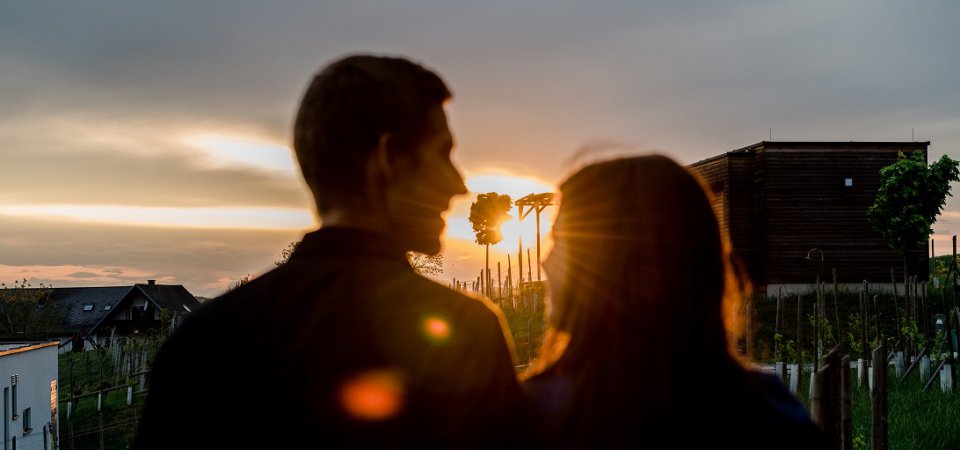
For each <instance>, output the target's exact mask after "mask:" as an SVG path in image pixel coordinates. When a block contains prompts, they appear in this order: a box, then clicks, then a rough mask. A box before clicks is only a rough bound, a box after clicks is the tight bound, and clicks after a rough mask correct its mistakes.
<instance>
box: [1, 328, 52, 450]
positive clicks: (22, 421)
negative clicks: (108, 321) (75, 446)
mask: <svg viewBox="0 0 960 450" xmlns="http://www.w3.org/2000/svg"><path fill="white" fill-rule="evenodd" d="M58 344H59V342H57V341H54V342H45V343H36V342H0V385H2V386H3V450H12V449H16V450H40V449H43V450H47V449H52V448H54V441H55V439H56V437H57V435H58V433H57V355H58V352H57V345H58Z"/></svg>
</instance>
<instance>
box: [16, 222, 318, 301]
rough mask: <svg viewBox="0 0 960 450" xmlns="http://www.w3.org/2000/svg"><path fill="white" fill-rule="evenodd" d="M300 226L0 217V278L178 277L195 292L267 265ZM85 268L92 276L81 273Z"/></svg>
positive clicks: (76, 282) (66, 281)
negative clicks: (188, 225)
mask: <svg viewBox="0 0 960 450" xmlns="http://www.w3.org/2000/svg"><path fill="white" fill-rule="evenodd" d="M302 234H303V231H302V230H238V229H190V228H167V227H150V226H124V225H104V224H90V223H77V222H69V221H67V222H65V221H56V220H44V219H36V218H23V217H9V216H7V217H0V235H3V236H5V237H9V238H10V239H5V240H3V241H0V254H2V255H3V256H4V257H3V261H2V265H0V280H3V281H7V282H9V281H13V280H15V279H22V278H24V277H26V278H29V279H31V280H32V281H36V282H44V283H47V284H52V285H54V287H66V286H80V285H114V284H130V283H134V282H145V280H147V279H156V280H158V282H166V283H177V284H183V285H184V286H186V287H187V288H188V289H189V290H190V291H191V292H193V293H194V294H196V295H206V296H210V295H214V294H217V293H220V292H222V291H223V290H224V289H226V287H227V286H228V285H229V283H230V281H231V280H232V281H236V280H238V279H239V278H241V277H243V276H244V275H246V274H253V275H256V274H259V273H262V272H264V271H266V270H269V269H270V268H272V267H273V262H274V261H276V259H277V258H279V255H280V250H282V249H283V248H284V247H286V245H287V244H288V243H289V242H291V241H294V240H299V239H300V237H301V235H302ZM89 274H93V275H96V276H89Z"/></svg>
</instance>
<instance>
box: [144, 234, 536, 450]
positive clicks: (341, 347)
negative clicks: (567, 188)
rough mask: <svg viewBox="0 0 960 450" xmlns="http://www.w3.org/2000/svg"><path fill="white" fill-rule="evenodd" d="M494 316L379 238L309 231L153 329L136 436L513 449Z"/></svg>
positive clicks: (157, 444)
mask: <svg viewBox="0 0 960 450" xmlns="http://www.w3.org/2000/svg"><path fill="white" fill-rule="evenodd" d="M502 324H503V322H502V320H501V319H500V316H499V313H496V312H494V309H493V308H491V307H490V306H488V303H486V302H485V301H481V300H478V299H474V298H471V297H467V296H464V295H461V294H459V293H457V292H455V291H452V290H450V289H447V288H445V287H443V286H440V285H439V284H436V283H434V282H432V281H429V280H427V279H424V278H422V277H420V276H419V275H417V274H416V273H415V272H414V271H413V270H412V269H411V267H410V265H409V264H408V263H407V260H406V255H405V252H404V251H403V250H402V249H399V248H397V247H395V246H394V245H392V243H391V241H390V239H389V238H388V237H387V236H384V235H379V234H374V233H368V232H361V231H356V230H347V229H321V230H319V231H316V232H313V233H310V234H308V235H307V236H305V237H304V239H303V241H302V242H301V244H300V245H299V247H298V248H297V250H296V251H295V252H294V254H293V255H292V256H291V258H290V260H289V262H288V263H287V264H285V265H283V266H282V267H279V268H277V269H275V270H273V271H271V272H269V273H267V274H265V275H263V276H261V277H260V278H257V279H256V280H254V281H252V282H250V283H248V284H246V285H244V286H241V287H239V288H237V289H235V290H233V291H231V292H228V293H227V294H224V295H223V296H221V297H220V298H217V299H215V300H213V301H211V302H210V303H209V304H206V305H204V306H203V307H202V308H200V310H199V311H197V312H196V313H195V314H194V315H193V316H191V317H190V318H189V319H188V320H187V321H186V322H185V323H184V324H183V325H182V326H181V327H180V328H179V329H178V330H177V331H176V332H175V333H174V335H173V336H172V337H171V338H170V339H169V341H167V343H166V344H165V345H164V346H163V347H162V349H161V351H160V353H159V355H158V356H157V359H156V363H155V364H154V367H153V373H152V374H151V382H150V392H149V394H148V398H147V403H146V409H145V413H144V421H143V423H142V425H141V428H140V430H139V433H138V436H137V440H136V445H135V448H138V449H183V448H208V449H213V448H492V447H510V446H515V445H526V444H527V443H529V442H530V441H531V440H532V438H531V436H530V433H531V430H532V427H531V426H530V419H529V413H528V410H527V408H526V404H525V401H524V397H523V394H522V392H521V390H520V388H519V386H518V384H517V381H516V377H515V373H514V368H513V358H512V353H511V348H510V346H509V344H508V341H507V340H506V339H505V337H504V334H503V331H504V327H503V325H502Z"/></svg>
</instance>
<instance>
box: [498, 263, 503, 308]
mask: <svg viewBox="0 0 960 450" xmlns="http://www.w3.org/2000/svg"><path fill="white" fill-rule="evenodd" d="M501 300H503V281H502V280H501V279H500V261H497V303H500V301H501Z"/></svg>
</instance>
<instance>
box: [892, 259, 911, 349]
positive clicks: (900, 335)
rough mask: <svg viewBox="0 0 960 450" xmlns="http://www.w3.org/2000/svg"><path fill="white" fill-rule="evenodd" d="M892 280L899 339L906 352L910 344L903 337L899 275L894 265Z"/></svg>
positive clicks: (894, 311)
mask: <svg viewBox="0 0 960 450" xmlns="http://www.w3.org/2000/svg"><path fill="white" fill-rule="evenodd" d="M890 281H891V282H893V313H894V317H895V318H896V320H897V327H896V328H897V340H898V341H900V344H901V345H903V346H904V352H905V353H906V348H907V346H908V344H907V341H905V340H904V339H903V330H902V329H901V327H902V326H903V322H902V321H901V320H900V303H899V301H897V275H896V273H894V271H893V268H892V267H891V268H890ZM904 287H906V286H904Z"/></svg>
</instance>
